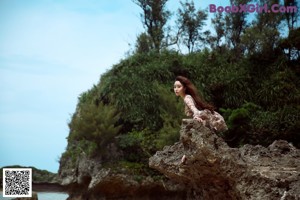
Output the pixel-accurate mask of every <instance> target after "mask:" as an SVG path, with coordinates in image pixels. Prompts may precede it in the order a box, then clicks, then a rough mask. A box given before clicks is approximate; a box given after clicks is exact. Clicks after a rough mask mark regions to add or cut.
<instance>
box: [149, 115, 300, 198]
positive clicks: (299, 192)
mask: <svg viewBox="0 0 300 200" xmlns="http://www.w3.org/2000/svg"><path fill="white" fill-rule="evenodd" d="M183 155H186V156H187V162H186V164H181V163H180V160H181V157H182V156H183ZM149 165H150V167H152V168H154V169H157V170H158V171H160V172H161V173H163V174H165V175H166V176H167V177H168V178H170V179H171V180H174V181H175V182H177V183H180V184H182V185H185V189H186V191H187V196H186V197H185V198H184V199H204V200H206V199H207V200H214V199H216V200H226V199H233V200H234V199H243V200H244V199H245V200H248V199H249V200H250V199H251V200H272V199H274V200H275V199H276V200H292V199H293V200H296V199H300V150H299V149H296V148H295V147H294V146H293V145H291V144H289V143H288V142H286V141H282V140H279V141H274V143H273V144H271V145H270V146H269V147H267V148H266V147H262V146H260V145H256V146H252V145H245V146H243V147H241V148H230V147H229V146H228V145H227V144H226V142H224V141H223V139H222V138H220V137H218V136H217V135H216V134H215V133H213V132H211V131H210V130H209V129H208V128H206V127H204V126H202V125H201V124H200V123H198V122H196V121H194V120H190V119H184V120H183V123H182V128H181V132H180V141H179V142H177V143H175V144H174V145H173V146H167V147H165V148H164V149H163V150H162V151H159V152H157V153H156V154H155V155H154V156H152V157H151V158H150V159H149Z"/></svg>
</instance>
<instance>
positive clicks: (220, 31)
mask: <svg viewBox="0 0 300 200" xmlns="http://www.w3.org/2000/svg"><path fill="white" fill-rule="evenodd" d="M211 23H212V25H213V27H214V29H215V32H216V35H215V36H210V37H209V41H210V45H211V48H212V49H217V50H218V51H219V52H220V51H221V46H222V45H221V39H222V38H223V37H224V33H225V29H224V26H225V21H224V16H223V14H222V13H221V12H219V13H217V14H215V17H214V18H212V19H211Z"/></svg>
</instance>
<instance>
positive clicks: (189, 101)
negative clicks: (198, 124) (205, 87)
mask: <svg viewBox="0 0 300 200" xmlns="http://www.w3.org/2000/svg"><path fill="white" fill-rule="evenodd" d="M184 103H185V104H186V105H187V107H188V108H189V109H190V110H191V111H192V112H193V117H196V116H197V115H199V113H200V111H199V110H198V109H197V108H196V105H195V102H194V99H193V97H192V96H191V95H186V96H185V97H184Z"/></svg>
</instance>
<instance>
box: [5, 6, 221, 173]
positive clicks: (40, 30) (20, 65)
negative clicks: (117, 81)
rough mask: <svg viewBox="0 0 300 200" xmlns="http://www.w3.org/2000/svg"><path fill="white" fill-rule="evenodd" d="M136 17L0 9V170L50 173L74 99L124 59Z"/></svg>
mask: <svg viewBox="0 0 300 200" xmlns="http://www.w3.org/2000/svg"><path fill="white" fill-rule="evenodd" d="M214 2H215V3H219V4H220V5H221V3H222V4H223V5H224V1H222V0H215V1H214ZM199 3H200V1H199V2H198V1H195V4H196V5H199ZM208 3H212V2H206V3H205V4H207V5H208ZM207 5H206V6H207ZM177 7H178V1H177V0H170V9H177ZM140 12H141V10H140V8H139V7H138V6H137V5H135V4H134V3H132V1H131V0H113V1H108V0H27V1H23V0H1V1H0V27H1V31H0V44H1V45H0V91H1V94H0V167H2V166H7V165H15V164H19V165H24V166H35V167H37V168H40V169H46V170H49V171H52V172H57V170H58V167H59V163H58V158H59V157H60V155H61V154H62V153H63V152H64V150H65V148H66V146H67V140H66V137H67V136H68V133H69V129H68V126H67V123H68V122H69V120H70V118H71V115H72V113H73V112H74V111H75V107H76V104H77V97H78V96H79V95H80V94H81V93H82V92H84V91H86V90H88V89H90V88H91V87H92V86H93V84H97V83H98V81H99V78H100V76H101V74H102V73H104V72H105V71H106V70H109V69H110V68H111V67H112V65H113V64H117V63H118V62H119V61H120V59H122V58H125V56H126V52H128V51H129V50H130V49H131V48H132V45H134V42H135V39H136V37H137V35H138V34H139V33H141V32H142V31H143V27H142V24H141V21H140V17H139V14H140ZM129 44H131V45H129Z"/></svg>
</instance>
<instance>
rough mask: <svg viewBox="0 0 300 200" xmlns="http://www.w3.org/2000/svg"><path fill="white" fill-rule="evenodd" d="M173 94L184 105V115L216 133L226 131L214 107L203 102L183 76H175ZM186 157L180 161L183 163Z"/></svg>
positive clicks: (222, 120) (224, 124)
mask: <svg viewBox="0 0 300 200" xmlns="http://www.w3.org/2000/svg"><path fill="white" fill-rule="evenodd" d="M174 92H175V94H176V96H180V97H181V98H182V99H183V101H184V103H185V114H186V115H187V116H193V118H194V119H195V120H197V121H199V122H201V123H203V124H204V125H205V126H207V127H208V128H210V129H212V130H215V131H217V132H222V131H226V130H227V125H226V123H225V120H224V118H223V117H222V116H221V115H220V114H219V113H218V112H216V111H214V107H213V106H212V105H210V104H208V103H207V102H205V101H204V100H203V99H202V98H201V97H200V95H199V94H198V92H197V89H196V87H195V86H194V85H193V84H192V83H191V81H190V80H189V79H187V78H185V77H183V76H177V77H176V79H175V83H174ZM185 161H186V156H185V155H184V156H183V157H182V159H181V162H182V163H185Z"/></svg>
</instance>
